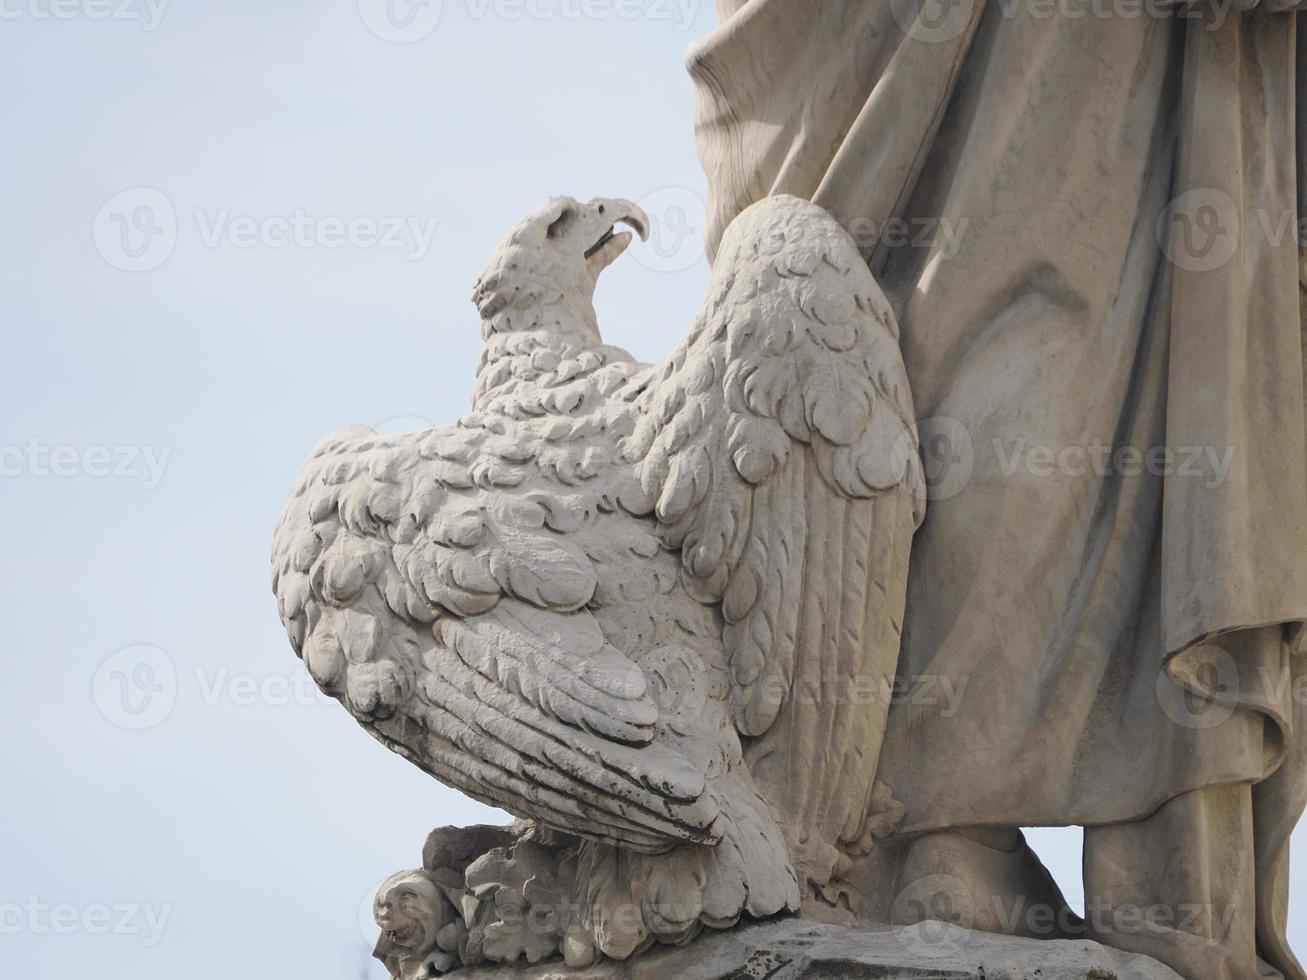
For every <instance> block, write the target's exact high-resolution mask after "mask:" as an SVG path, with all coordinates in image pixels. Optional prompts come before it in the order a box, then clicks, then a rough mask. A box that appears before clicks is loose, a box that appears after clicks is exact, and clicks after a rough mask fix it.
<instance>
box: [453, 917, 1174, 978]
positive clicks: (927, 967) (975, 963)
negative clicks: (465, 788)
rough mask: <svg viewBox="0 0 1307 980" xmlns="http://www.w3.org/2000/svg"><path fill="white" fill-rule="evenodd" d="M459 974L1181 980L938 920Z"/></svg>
mask: <svg viewBox="0 0 1307 980" xmlns="http://www.w3.org/2000/svg"><path fill="white" fill-rule="evenodd" d="M450 977H451V978H458V980H805V978H817V977H821V978H823V980H864V978H866V980H871V978H875V980H898V978H904V980H1180V977H1179V974H1177V973H1175V972H1174V971H1173V970H1171V969H1170V968H1168V967H1165V966H1163V965H1162V964H1161V963H1158V962H1157V961H1156V960H1154V959H1150V958H1149V957H1147V956H1138V955H1134V954H1130V953H1123V952H1121V951H1119V950H1115V949H1109V948H1108V947H1106V946H1101V945H1099V944H1098V943H1092V942H1078V941H1069V940H1037V939H1017V938H1013V937H1011V936H1001V935H993V934H990V933H982V932H973V931H970V930H967V929H959V928H957V927H955V926H950V925H945V924H943V923H938V922H926V923H922V924H921V925H917V926H910V927H906V928H900V929H885V930H881V931H868V930H865V929H850V928H846V927H842V926H833V925H822V924H819V923H813V922H807V921H803V920H800V919H785V920H782V921H777V922H768V923H762V924H759V925H754V926H748V927H745V928H741V929H736V930H734V931H731V932H722V933H710V934H705V935H703V936H700V937H699V939H698V940H696V941H695V942H694V943H692V944H690V945H689V946H686V947H683V948H673V947H664V948H661V949H657V950H650V951H649V952H647V953H645V954H644V955H642V956H640V957H637V958H636V959H635V960H633V961H631V962H629V963H614V962H607V963H602V964H600V965H598V966H595V967H591V968H590V969H588V970H569V969H568V968H567V967H565V966H563V965H562V964H561V963H548V964H543V965H540V966H535V967H527V966H525V965H524V964H518V965H517V967H515V968H511V969H505V968H502V967H493V968H481V969H476V970H460V971H458V972H457V973H453V974H450Z"/></svg>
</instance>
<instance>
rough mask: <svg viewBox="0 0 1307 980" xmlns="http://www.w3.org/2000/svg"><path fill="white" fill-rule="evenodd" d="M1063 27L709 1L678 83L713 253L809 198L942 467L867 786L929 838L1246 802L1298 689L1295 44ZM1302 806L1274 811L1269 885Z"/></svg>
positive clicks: (1195, 18)
mask: <svg viewBox="0 0 1307 980" xmlns="http://www.w3.org/2000/svg"><path fill="white" fill-rule="evenodd" d="M933 3H934V0H927V5H928V7H929V6H930V4H933ZM1070 5H1071V6H1072V7H1074V6H1075V4H1074V3H1073V2H1072V3H1071V4H1070ZM1042 6H1043V5H1041V4H1037V3H1033V2H1031V3H1024V4H1017V3H1014V2H1010V0H959V2H957V3H954V4H952V5H951V6H950V7H948V8H939V9H935V10H933V11H932V10H930V9H926V8H922V9H919V8H917V7H916V6H914V5H913V3H911V2H902V0H892V2H891V0H883V2H882V0H875V2H867V0H819V2H809V0H748V2H747V3H744V2H742V0H719V7H720V8H721V12H722V14H723V18H722V23H721V26H720V27H719V29H718V30H717V31H716V32H714V33H713V34H711V35H710V36H708V37H707V38H705V39H704V40H703V41H702V42H701V43H699V44H698V45H696V46H695V47H694V48H693V49H692V50H691V54H690V61H689V64H690V70H691V73H692V76H693V78H694V80H695V82H696V86H697V94H698V99H697V117H696V134H697V141H698V145H699V149H700V155H701V158H702V160H703V163H704V166H705V169H706V171H707V174H708V178H709V187H710V193H711V200H710V204H709V228H708V240H709V250H710V254H711V250H712V248H713V246H714V245H715V242H716V241H717V240H718V238H719V237H720V234H721V232H722V230H723V228H724V227H725V225H726V224H727V223H728V222H729V221H730V220H731V218H732V217H733V216H734V215H736V214H738V213H739V212H740V211H741V210H742V209H743V208H745V207H746V206H748V205H749V204H750V203H752V202H754V201H756V200H758V199H760V198H762V197H764V196H766V195H768V194H773V193H791V194H796V195H799V196H801V197H806V198H810V199H812V200H815V201H816V202H817V203H819V204H821V205H823V206H825V207H826V208H827V209H829V210H830V211H832V212H833V213H834V214H835V215H836V216H837V217H838V218H840V220H841V221H842V222H843V223H844V224H845V226H846V227H847V228H848V229H849V230H850V231H851V232H852V233H853V234H854V236H855V238H857V239H858V240H859V243H860V244H861V245H862V246H863V248H864V253H865V255H866V257H867V260H868V262H869V263H870V264H871V267H872V270H873V271H874V272H875V273H876V275H877V278H878V280H879V281H880V283H881V284H882V286H883V287H884V289H885V291H886V293H887V294H888V295H889V297H890V299H891V302H892V303H893V304H894V307H895V309H896V312H897V314H898V317H899V322H900V328H901V331H902V345H903V351H904V356H905V360H906V363H907V368H908V373H909V376H910V378H911V381H912V385H913V394H914V398H915V400H916V406H917V410H918V416H919V418H920V419H921V420H922V442H923V451H924V453H925V455H926V462H927V466H928V468H932V464H934V465H933V473H932V476H933V482H932V499H931V500H930V504H929V512H928V515H927V518H926V522H925V524H924V525H923V527H922V529H921V531H920V532H919V534H918V536H917V539H916V541H915V543H914V546H913V555H912V571H911V578H910V584H909V592H908V602H907V613H906V621H905V624H904V635H903V647H902V653H901V662H900V671H899V673H900V680H901V682H902V683H901V684H900V685H899V686H898V688H897V690H896V695H897V696H896V699H895V703H894V706H893V708H892V710H891V711H890V714H889V722H888V729H887V732H886V741H885V746H884V754H883V756H882V763H881V779H882V780H883V781H884V782H885V783H886V784H888V786H889V787H890V789H891V790H892V791H893V793H894V795H895V797H896V798H897V799H898V800H899V801H900V802H902V803H903V804H904V805H905V806H906V809H907V816H906V819H905V822H904V825H903V830H904V831H905V832H908V833H913V832H921V831H930V830H935V829H941V828H949V827H966V826H986V825H989V826H1023V825H1024V826H1032V825H1050V826H1064V825H1085V826H1090V825H1104V824H1112V823H1117V822H1125V821H1135V820H1140V819H1142V818H1145V817H1147V816H1148V815H1149V814H1152V813H1154V812H1155V811H1156V810H1157V809H1158V808H1159V807H1160V806H1162V805H1163V804H1164V803H1165V802H1166V801H1168V800H1171V799H1173V798H1176V797H1178V796H1180V795H1182V794H1185V793H1190V792H1193V791H1196V790H1202V789H1203V788H1205V787H1215V786H1222V785H1227V784H1235V783H1254V784H1255V783H1260V782H1262V781H1264V780H1268V778H1269V777H1271V776H1272V775H1273V774H1276V773H1277V771H1278V770H1279V769H1280V767H1281V765H1282V764H1283V763H1284V760H1285V759H1286V757H1287V756H1289V755H1290V744H1291V740H1292V738H1293V734H1294V733H1293V727H1294V726H1293V709H1294V697H1295V694H1297V695H1301V694H1302V693H1303V692H1302V691H1301V689H1298V690H1295V688H1294V681H1295V679H1296V671H1297V670H1298V669H1299V667H1298V665H1299V664H1300V663H1301V651H1302V641H1301V633H1302V630H1301V625H1302V624H1303V623H1304V622H1305V621H1307V437H1305V435H1304V431H1305V430H1304V395H1303V390H1304V385H1303V349H1302V318H1301V315H1300V309H1299V240H1298V234H1297V230H1298V227H1299V226H1298V222H1299V196H1300V194H1299V191H1300V186H1301V185H1302V184H1303V182H1304V171H1307V164H1305V165H1304V166H1301V167H1300V166H1299V159H1300V155H1301V154H1302V153H1303V152H1304V149H1305V146H1304V133H1305V132H1307V126H1301V125H1299V124H1298V121H1297V118H1296V103H1297V100H1298V97H1299V93H1300V92H1301V91H1307V89H1305V88H1304V85H1305V82H1307V80H1305V79H1304V78H1303V77H1301V76H1302V75H1307V70H1305V71H1303V72H1302V73H1301V75H1300V72H1299V71H1298V53H1297V51H1298V44H1299V33H1300V32H1299V26H1298V23H1297V21H1298V15H1297V14H1296V13H1293V12H1271V11H1269V10H1255V11H1252V12H1240V11H1236V10H1231V9H1228V8H1227V9H1226V10H1225V11H1224V13H1223V14H1222V13H1221V12H1220V11H1218V12H1216V13H1215V14H1214V13H1212V12H1211V11H1210V10H1208V11H1197V10H1195V9H1194V8H1168V9H1166V10H1159V8H1153V9H1154V10H1155V11H1158V12H1157V13H1156V15H1147V14H1145V15H1141V16H1137V17H1130V16H1098V15H1094V14H1093V13H1092V10H1093V8H1090V7H1088V5H1087V4H1086V5H1083V6H1084V9H1086V10H1087V11H1089V13H1088V14H1087V15H1086V16H1082V17H1070V16H1063V15H1056V16H1045V15H1041V14H1040V12H1039V9H1040V7H1042ZM941 10H943V11H944V13H943V14H942V13H941ZM923 13H932V14H934V15H935V16H933V18H924V19H923V18H922V14H923ZM945 15H946V16H945ZM948 18H952V19H951V20H949V19H948ZM1303 43H1307V40H1305V41H1304V42H1303ZM1150 454H1151V455H1150ZM1268 626H1271V627H1275V626H1282V627H1283V635H1284V637H1285V642H1284V643H1283V644H1279V643H1272V644H1270V645H1269V646H1268V645H1266V644H1256V643H1250V644H1241V643H1240V642H1239V636H1240V635H1241V633H1242V632H1245V631H1251V630H1253V629H1254V628H1261V627H1268ZM1296 758H1298V759H1299V760H1300V759H1301V757H1300V756H1298V757H1296ZM1299 768H1301V766H1299ZM1305 783H1307V780H1305V779H1303V778H1300V777H1299V775H1297V774H1295V775H1294V778H1292V779H1288V780H1279V781H1277V783H1276V786H1277V787H1278V788H1277V789H1276V791H1275V792H1270V793H1263V794H1261V795H1260V796H1259V797H1258V802H1257V804H1256V805H1257V806H1258V807H1260V808H1261V812H1259V813H1258V814H1257V819H1258V823H1259V826H1260V827H1262V828H1269V829H1268V830H1266V834H1269V836H1270V838H1272V839H1269V840H1267V841H1263V842H1261V843H1259V847H1260V848H1261V849H1262V850H1264V851H1265V852H1266V853H1267V854H1268V855H1270V856H1269V857H1267V858H1266V860H1265V862H1264V863H1265V868H1264V869H1262V870H1263V871H1264V873H1265V874H1266V875H1267V876H1278V877H1280V878H1283V876H1284V874H1285V873H1286V871H1285V869H1286V867H1287V841H1288V836H1289V832H1290V829H1291V827H1292V825H1293V822H1294V821H1295V820H1296V819H1297V815H1298V813H1299V812H1300V811H1301V807H1302V798H1303V793H1304V784H1305ZM1183 846H1188V842H1186V843H1184V845H1183ZM1281 904H1282V903H1281ZM1280 914H1281V915H1282V912H1281V913H1280ZM1281 925H1282V924H1281Z"/></svg>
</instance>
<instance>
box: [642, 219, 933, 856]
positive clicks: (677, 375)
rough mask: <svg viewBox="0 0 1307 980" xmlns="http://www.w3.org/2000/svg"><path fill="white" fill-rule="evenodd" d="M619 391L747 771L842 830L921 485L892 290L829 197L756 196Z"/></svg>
mask: <svg viewBox="0 0 1307 980" xmlns="http://www.w3.org/2000/svg"><path fill="white" fill-rule="evenodd" d="M630 398H631V400H632V403H633V409H634V413H633V414H634V416H635V419H634V422H633V425H632V429H631V432H630V434H629V435H628V437H627V438H626V440H625V444H624V448H625V454H626V456H627V458H628V460H629V461H630V462H632V463H633V464H634V466H635V469H634V473H633V476H634V478H635V479H636V480H637V481H638V484H639V486H638V488H637V489H636V490H634V491H632V492H631V493H630V494H629V495H627V497H626V498H624V501H623V502H624V503H627V504H628V505H629V506H632V507H633V509H635V510H637V511H645V512H652V513H653V514H654V515H655V517H656V519H657V522H658V526H659V529H660V532H661V534H662V535H663V537H664V538H665V541H666V543H667V544H668V545H669V546H672V547H679V548H680V549H681V554H682V561H683V579H684V580H685V582H686V583H687V585H688V586H689V587H690V588H691V590H692V591H693V592H694V593H695V594H696V595H697V596H698V597H699V598H701V599H703V600H705V601H720V603H721V608H722V612H723V615H724V618H725V645H726V650H727V655H728V657H729V663H730V674H731V678H732V685H733V699H734V716H735V721H736V724H737V726H738V728H739V730H740V732H741V733H742V734H743V735H746V736H753V737H755V738H756V739H757V741H756V742H754V743H753V745H752V747H751V749H750V750H749V751H748V752H747V757H748V759H749V764H750V768H751V770H752V771H753V773H754V776H755V778H756V779H757V780H758V782H759V785H760V788H761V789H762V791H763V792H764V795H767V796H769V797H770V798H771V799H772V800H773V801H774V802H777V803H778V804H779V805H780V806H781V807H782V809H787V810H789V811H790V813H789V817H790V821H789V823H790V824H791V826H792V827H793V828H794V829H793V832H794V833H797V834H799V835H804V834H810V833H811V834H813V835H814V836H820V837H822V838H824V839H827V840H828V841H833V840H836V839H838V840H843V841H848V840H852V839H856V838H857V837H858V836H859V834H860V828H861V825H862V821H863V820H864V818H865V815H866V813H867V811H868V809H869V807H870V799H871V793H872V784H873V782H874V776H875V767H876V763H877V761H878V755H879V744H880V739H881V738H882V735H883V725H884V719H885V714H886V712H887V710H888V703H889V685H890V683H891V682H892V678H893V675H894V671H895V666H896V662H897V658H898V649H899V631H900V626H901V621H902V612H903V603H904V596H905V591H906V577H907V564H908V555H909V544H910V540H911V537H912V534H913V533H914V531H915V529H916V527H917V526H918V525H919V523H920V521H921V518H922V516H923V514H924V501H925V490H924V480H923V476H922V472H921V464H920V459H919V456H918V447H917V437H916V427H915V415H914V412H913V406H912V398H911V392H910V389H909V386H908V379H907V376H906V373H905V371H904V367H903V362H902V359H901V355H900V352H899V347H898V328H897V325H896V323H895V319H894V316H893V312H892V310H891V308H890V305H889V302H888V301H887V300H886V298H885V296H884V294H883V293H882V292H881V290H880V288H879V287H878V286H877V284H876V282H875V280H874V278H873V277H872V275H871V273H870V271H869V270H868V269H867V266H866V264H865V262H864V261H863V260H862V258H861V257H860V255H859V253H858V250H857V247H856V246H855V244H854V242H853V241H852V239H850V238H849V236H848V235H847V234H846V233H845V232H844V230H843V229H842V228H841V227H840V226H839V225H838V224H837V223H836V222H835V221H834V219H833V218H831V217H830V215H828V214H827V213H826V212H825V211H824V210H822V209H821V208H819V207H816V206H815V205H812V204H809V203H807V202H803V201H800V200H798V199H796V198H792V197H773V198H768V199H766V200H765V201H763V202H760V203H759V204H756V205H754V206H753V207H752V208H750V209H749V210H747V211H745V212H744V213H743V214H741V215H740V216H739V217H738V218H736V220H735V221H734V222H733V223H732V225H731V226H730V228H729V229H728V231H727V233H726V236H725V238H724V240H723V243H722V247H721V250H720V252H719V253H718V256H717V260H716V263H715V265H714V272H713V277H712V281H711V284H710V286H709V293H708V298H707V301H706V303H705V305H704V307H703V308H702V310H701V312H700V314H699V316H698V319H697V320H696V322H695V325H694V327H693V329H692V331H691V333H690V335H689V336H688V337H687V339H686V340H685V342H684V343H683V344H682V345H681V346H680V347H679V348H678V349H677V350H676V351H675V352H674V353H673V354H672V355H671V356H670V357H669V358H668V359H667V360H666V361H665V362H663V364H662V365H661V366H660V367H659V368H658V369H656V370H655V371H654V372H652V373H651V374H650V375H649V376H648V377H647V378H645V379H643V381H642V382H641V383H640V384H639V385H638V386H637V387H636V388H635V389H634V390H633V391H631V393H630ZM859 685H860V686H861V688H862V689H863V690H864V695H863V697H864V703H861V704H859V703H855V702H857V700H858V699H857V697H855V696H854V692H855V690H857V689H858V686H859ZM799 695H803V696H802V697H800V696H799ZM823 821H825V822H826V823H828V824H830V826H829V827H827V828H825V829H822V828H821V827H816V826H812V824H814V822H816V823H821V822H823ZM814 860H815V861H816V863H818V864H820V863H823V862H825V863H830V862H831V861H833V860H834V858H833V857H832V856H831V855H827V856H826V857H825V858H820V859H814ZM818 877H820V875H818Z"/></svg>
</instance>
